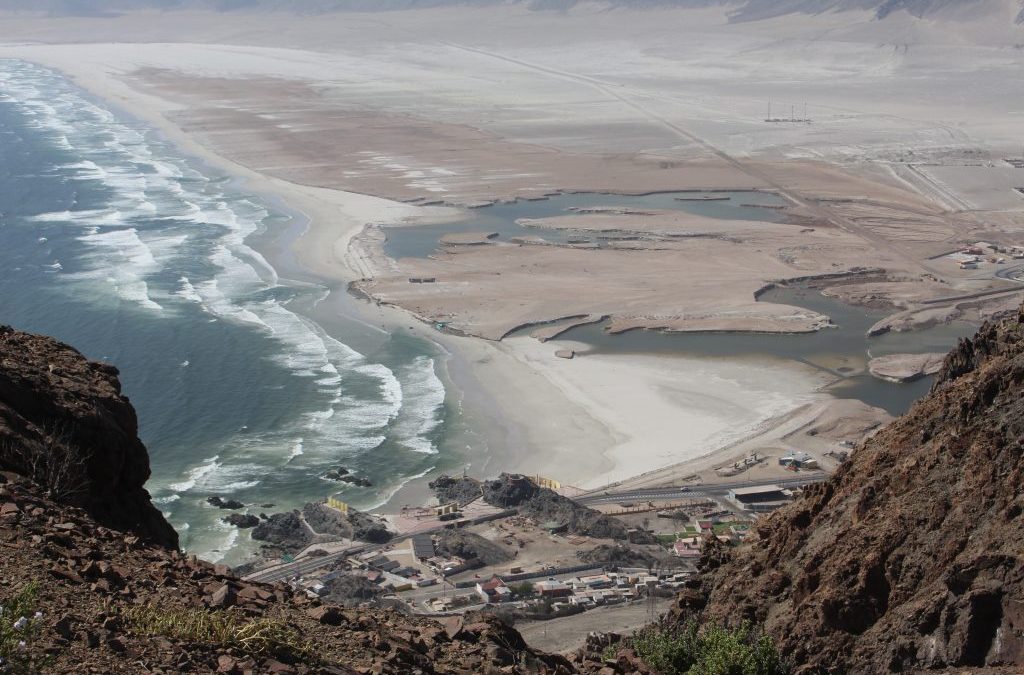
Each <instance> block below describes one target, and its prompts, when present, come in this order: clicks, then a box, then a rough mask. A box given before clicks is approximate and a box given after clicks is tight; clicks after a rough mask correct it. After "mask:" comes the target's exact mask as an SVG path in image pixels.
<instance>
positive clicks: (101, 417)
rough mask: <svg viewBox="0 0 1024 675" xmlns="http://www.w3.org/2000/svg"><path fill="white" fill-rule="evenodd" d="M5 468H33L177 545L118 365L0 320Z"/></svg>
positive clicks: (114, 518) (75, 496)
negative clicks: (153, 487) (157, 500)
mask: <svg viewBox="0 0 1024 675" xmlns="http://www.w3.org/2000/svg"><path fill="white" fill-rule="evenodd" d="M0 469H7V470H11V471H15V472H17V473H20V474H22V475H26V476H30V477H32V478H33V479H34V480H36V481H37V482H38V483H40V484H41V485H42V486H43V489H44V490H47V491H48V492H49V494H50V496H51V497H53V498H54V499H56V500H58V501H61V502H65V503H70V504H75V505H78V506H81V507H83V508H84V509H85V510H86V511H88V512H89V513H90V514H91V515H92V516H93V517H94V518H95V519H96V520H97V521H99V522H101V523H103V524H105V525H107V526H109V527H113V528H117V529H121V530H130V531H132V532H134V533H136V534H138V535H139V536H141V537H144V538H146V539H147V540H150V541H152V542H155V543H157V544H161V545H163V546H167V547H170V548H176V547H177V545H178V535H177V533H176V532H175V531H174V529H173V528H172V527H171V526H170V524H169V523H168V522H167V521H166V520H165V519H164V517H163V515H162V514H161V513H160V511H159V510H157V508H156V507H155V506H153V504H152V502H151V501H150V498H149V493H148V492H146V490H145V488H144V487H143V485H144V484H145V482H146V481H147V480H148V479H149V454H148V453H147V452H146V448H145V446H143V445H142V441H140V440H139V438H138V421H137V419H136V417H135V409H134V408H132V406H131V403H129V401H128V399H127V398H126V397H125V396H122V395H121V384H120V382H118V379H117V369H116V368H114V367H113V366H110V365H108V364H105V363H96V362H94V361H89V360H87V359H86V358H85V357H84V356H82V355H81V354H80V353H79V352H77V351H76V350H74V349H73V348H71V347H69V346H67V345H65V344H62V343H60V342H57V341H56V340H54V339H52V338H48V337H43V336H40V335H31V334H28V333H22V332H20V331H16V330H14V329H12V328H9V327H7V326H0Z"/></svg>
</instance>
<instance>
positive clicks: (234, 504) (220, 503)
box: [206, 496, 245, 511]
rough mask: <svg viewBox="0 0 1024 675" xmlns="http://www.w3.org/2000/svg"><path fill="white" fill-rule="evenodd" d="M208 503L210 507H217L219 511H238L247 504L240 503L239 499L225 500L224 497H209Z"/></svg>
mask: <svg viewBox="0 0 1024 675" xmlns="http://www.w3.org/2000/svg"><path fill="white" fill-rule="evenodd" d="M206 503H207V504H209V505H210V506H216V507H217V508H218V509H228V510H232V511H234V510H237V509H241V508H244V507H245V504H243V503H242V502H240V501H238V500H237V499H224V498H223V497H216V496H215V497H207V498H206Z"/></svg>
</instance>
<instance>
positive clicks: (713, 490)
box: [576, 473, 826, 504]
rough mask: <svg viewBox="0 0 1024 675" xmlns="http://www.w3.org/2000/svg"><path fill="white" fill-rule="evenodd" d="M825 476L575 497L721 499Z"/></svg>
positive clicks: (587, 500)
mask: <svg viewBox="0 0 1024 675" xmlns="http://www.w3.org/2000/svg"><path fill="white" fill-rule="evenodd" d="M825 477H826V476H825V474H823V473H815V474H808V475H806V476H801V477H800V478H780V479H779V480H748V481H737V482H734V483H714V484H710V485H694V486H691V487H665V488H644V489H640V490H626V491H623V492H600V493H595V494H589V495H585V496H582V497H577V498H576V501H578V502H580V503H581V504H608V503H617V502H630V501H644V502H653V501H667V500H676V499H689V498H692V497H721V496H724V495H725V494H726V493H727V492H728V491H729V490H731V489H733V488H744V487H758V486H762V485H778V486H779V487H798V486H801V485H807V484H808V483H817V482H820V481H823V480H825Z"/></svg>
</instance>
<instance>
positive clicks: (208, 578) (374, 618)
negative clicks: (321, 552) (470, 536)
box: [0, 473, 571, 675]
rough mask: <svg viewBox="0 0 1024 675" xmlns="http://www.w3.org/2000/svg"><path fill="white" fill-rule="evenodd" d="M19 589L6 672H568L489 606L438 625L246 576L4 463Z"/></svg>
mask: <svg viewBox="0 0 1024 675" xmlns="http://www.w3.org/2000/svg"><path fill="white" fill-rule="evenodd" d="M33 588H35V589H36V590H34V591H33V590H32V589H33ZM26 589H28V590H27V591H26ZM26 596H27V600H26ZM19 597H20V605H21V609H20V610H19V611H14V614H19V616H13V615H12V611H11V610H5V614H4V620H5V621H6V620H7V619H8V617H10V618H11V621H15V622H17V621H18V619H20V616H25V617H26V621H25V623H24V625H22V627H21V628H20V629H18V630H19V631H20V632H18V634H17V635H16V637H17V638H19V639H24V640H25V641H26V642H27V643H28V645H27V648H26V649H24V650H21V649H18V648H17V647H14V648H12V649H9V650H7V651H5V648H7V647H10V645H9V644H8V643H7V642H5V640H4V638H5V637H6V636H7V635H9V634H11V632H10V631H0V658H4V659H5V660H6V661H7V662H8V663H7V664H0V665H4V666H6V665H12V666H13V670H12V671H11V672H19V673H20V672H26V673H29V672H31V673H37V672H38V673H68V674H71V673H74V675H81V674H83V673H103V674H107V673H126V674H127V673H132V674H134V673H166V674H168V675H169V674H171V673H184V672H187V673H213V672H217V673H229V674H232V675H242V674H243V673H281V674H286V673H322V674H324V675H339V674H348V673H394V674H395V675H399V674H401V675H406V674H409V673H423V674H428V673H464V674H465V675H471V674H476V673H566V672H570V671H571V667H570V665H569V663H568V662H567V661H566V660H564V659H562V658H561V657H557V656H549V655H545V654H540V653H537V652H535V651H533V650H531V649H530V648H529V647H527V646H526V645H525V643H524V642H523V640H522V638H521V637H520V635H519V634H518V633H517V632H516V631H515V630H513V629H511V628H508V627H507V626H505V625H503V624H502V623H500V622H499V621H497V620H496V619H494V618H493V617H485V616H474V615H469V616H466V617H464V618H458V617H456V618H453V619H450V620H448V621H447V622H446V623H443V624H442V623H439V622H436V621H431V620H429V619H421V618H415V617H409V616H405V615H402V614H398V613H396V612H394V611H388V610H379V609H372V608H360V609H343V608H341V607H338V606H336V605H331V604H323V603H321V601H320V600H311V599H309V598H307V597H306V596H305V595H302V594H293V593H292V591H291V590H290V589H289V588H288V587H286V586H284V585H280V584H279V585H275V586H270V585H265V584H258V583H253V582H245V581H241V580H239V579H238V578H236V577H235V576H233V575H232V574H231V572H230V570H229V569H228V568H227V567H225V566H223V565H212V564H210V563H207V562H204V561H202V560H196V558H195V557H194V556H185V555H182V554H181V553H179V552H177V551H172V550H168V549H166V548H163V547H160V546H153V545H147V544H146V543H145V542H144V541H142V540H141V539H140V538H139V537H137V536H135V535H131V534H125V533H123V532H119V531H117V530H113V529H110V528H108V527H105V526H102V525H99V524H98V523H97V522H96V521H95V520H93V519H92V518H91V517H90V516H89V515H88V514H87V513H85V512H84V511H82V510H80V509H77V508H72V507H67V506H62V505H59V504H56V503H54V502H53V501H51V500H49V499H47V498H45V497H44V496H43V495H42V494H41V493H40V491H39V489H38V487H36V486H35V485H33V484H31V483H29V482H28V481H27V480H26V479H24V478H22V477H20V476H17V475H15V474H11V473H0V606H4V607H5V608H11V607H13V606H14V605H15V604H19V601H16V600H15V598H19ZM37 611H38V612H40V615H38V616H36V614H35V612H37ZM5 628H6V626H5ZM28 660H31V661H32V662H33V663H32V667H33V668H35V669H34V670H31V669H29V668H28V667H27V665H26V664H27V661H28ZM19 667H23V669H21V670H19V669H18V668H19ZM0 671H3V668H0ZM3 672H7V671H3Z"/></svg>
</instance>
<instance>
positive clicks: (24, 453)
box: [0, 426, 89, 502]
mask: <svg viewBox="0 0 1024 675" xmlns="http://www.w3.org/2000/svg"><path fill="white" fill-rule="evenodd" d="M71 439H72V435H71V434H70V433H68V431H67V429H65V428H64V427H63V426H50V427H47V428H45V429H44V430H43V436H42V439H41V440H40V441H38V442H35V443H33V442H18V441H13V440H10V441H7V442H6V443H5V444H4V446H3V452H0V460H3V459H4V458H6V461H5V463H9V464H11V465H12V468H13V469H14V470H15V471H17V472H19V473H21V474H23V475H25V476H26V477H27V478H29V479H31V480H32V481H33V482H34V483H36V484H37V485H39V486H40V487H41V488H43V489H44V490H45V491H46V494H47V496H48V497H50V499H53V500H54V501H58V502H68V501H74V499H75V498H76V497H78V496H79V495H81V494H82V493H84V492H85V491H86V489H87V487H88V485H89V478H88V473H87V465H88V463H89V453H88V452H86V451H85V450H83V449H81V448H79V447H78V446H76V445H75V444H74V443H72V440H71Z"/></svg>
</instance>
